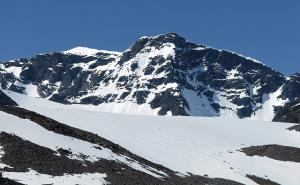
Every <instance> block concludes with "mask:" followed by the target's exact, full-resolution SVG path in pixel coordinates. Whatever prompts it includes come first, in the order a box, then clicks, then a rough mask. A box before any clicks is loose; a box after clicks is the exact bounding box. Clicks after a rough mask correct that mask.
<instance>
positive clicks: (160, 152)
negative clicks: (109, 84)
mask: <svg viewBox="0 0 300 185" xmlns="http://www.w3.org/2000/svg"><path fill="white" fill-rule="evenodd" d="M5 92H6V93H7V94H8V95H9V96H10V97H11V98H12V99H14V100H15V101H16V102H17V103H18V104H19V105H20V106H22V107H24V108H26V109H29V110H33V111H36V112H38V113H40V114H43V115H46V116H49V117H51V118H53V119H55V120H58V121H60V122H62V123H65V124H68V125H70V126H72V127H76V128H79V129H82V130H86V131H89V132H92V133H96V134H98V135H100V136H102V137H104V138H106V139H108V140H110V141H113V142H115V143H117V144H119V145H121V146H122V147H125V148H126V149H128V150H129V151H131V152H133V153H135V154H137V155H138V156H141V157H143V158H145V159H147V160H149V161H152V162H154V163H157V164H161V165H163V166H165V167H167V168H169V169H171V170H173V171H178V172H179V173H181V174H182V175H187V174H188V173H191V174H194V175H201V176H204V175H208V177H218V178H224V179H231V180H233V181H236V182H240V183H243V184H247V185H251V184H256V183H255V182H254V181H252V180H251V178H250V177H255V178H252V179H256V178H262V179H270V180H272V181H273V182H277V183H279V184H289V185H298V184H299V182H300V178H299V175H298V172H299V170H300V163H299V162H300V161H298V160H299V159H298V158H297V156H298V157H299V154H300V153H299V148H300V142H299V141H300V134H299V132H296V131H290V130H287V129H286V128H288V127H291V126H292V125H293V124H289V123H275V122H274V123H272V122H263V121H253V120H251V121H250V120H240V119H228V118H227V119H226V118H222V119H220V118H201V117H156V116H137V115H136V116H132V115H121V114H111V113H102V112H99V111H91V110H88V109H86V107H82V106H80V105H63V104H58V103H55V102H51V101H49V100H46V99H42V98H33V97H29V96H25V95H21V94H18V93H14V92H8V91H5ZM0 118H2V116H1V117H0ZM1 123H2V121H1ZM20 124H21V123H20ZM22 124H23V123H22ZM1 127H2V126H1ZM3 128H6V127H3ZM3 128H2V129H3ZM18 128H19V127H18ZM22 128H23V127H22ZM22 130H24V129H22ZM19 134H20V135H21V136H24V134H25V135H26V133H19ZM40 134H43V132H41V133H40ZM48 134H50V133H48ZM24 137H25V136H24ZM26 137H27V138H28V137H34V136H26ZM41 137H42V138H45V137H44V136H41ZM29 139H30V138H29ZM31 140H33V141H34V139H31ZM54 141H55V140H54ZM54 141H51V142H50V141H47V142H45V143H40V144H43V145H46V144H47V143H49V142H50V144H52V142H54ZM71 143H72V142H71ZM47 145H48V144H47ZM57 145H59V146H61V145H62V144H60V143H59V144H57ZM71 146H72V145H71ZM251 146H252V147H254V148H251ZM74 147H75V146H74ZM249 147H250V148H249ZM256 147H266V148H268V152H265V153H264V150H261V149H260V150H258V151H259V152H257V151H256ZM278 148H279V149H278ZM297 148H298V149H297ZM72 150H74V151H77V150H76V148H75V149H72ZM243 150H244V151H246V152H243ZM289 151H291V153H292V154H291V155H290V156H289V153H290V152H289ZM85 152H87V151H85ZM246 154H247V155H246ZM251 155H254V156H251ZM282 155H284V158H283V157H282ZM221 184H222V183H221Z"/></svg>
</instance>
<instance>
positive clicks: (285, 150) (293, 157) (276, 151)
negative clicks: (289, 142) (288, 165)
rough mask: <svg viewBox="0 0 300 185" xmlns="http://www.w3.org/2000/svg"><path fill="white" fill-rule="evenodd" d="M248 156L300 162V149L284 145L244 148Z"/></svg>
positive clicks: (243, 150)
mask: <svg viewBox="0 0 300 185" xmlns="http://www.w3.org/2000/svg"><path fill="white" fill-rule="evenodd" d="M242 152H244V153H245V154H246V155H248V156H255V155H258V156H266V157H270V158H272V159H276V160H280V161H293V162H298V163H299V162H300V148H296V147H290V146H282V145H263V146H250V147H247V148H242Z"/></svg>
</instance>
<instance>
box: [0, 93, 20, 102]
mask: <svg viewBox="0 0 300 185" xmlns="http://www.w3.org/2000/svg"><path fill="white" fill-rule="evenodd" d="M0 105H18V104H17V103H16V102H15V101H14V100H12V99H11V98H10V97H8V96H7V95H6V94H5V93H3V92H2V91H1V90H0Z"/></svg>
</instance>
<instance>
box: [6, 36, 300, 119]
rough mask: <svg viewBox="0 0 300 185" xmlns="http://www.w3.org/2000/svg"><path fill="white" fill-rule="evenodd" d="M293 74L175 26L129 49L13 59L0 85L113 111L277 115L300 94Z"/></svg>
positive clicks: (78, 50) (80, 49) (76, 50)
mask: <svg viewBox="0 0 300 185" xmlns="http://www.w3.org/2000/svg"><path fill="white" fill-rule="evenodd" d="M299 79H300V75H299V74H298V73H296V74H294V75H292V76H290V77H285V76H284V75H283V74H281V73H280V72H278V71H276V70H274V69H272V68H270V67H268V66H266V65H264V64H263V63H261V62H259V61H257V60H255V59H252V58H249V57H245V56H242V55H239V54H237V53H234V52H231V51H226V50H219V49H215V48H212V47H208V46H204V45H200V44H195V43H192V42H190V41H187V40H186V39H184V38H183V37H181V36H179V35H177V34H175V33H167V34H162V35H158V36H154V37H142V38H140V39H138V40H137V41H136V42H135V43H134V44H133V45H132V46H131V47H130V48H129V49H127V50H125V51H123V52H112V51H105V50H96V49H90V48H84V47H77V48H74V49H71V50H68V51H63V52H54V53H47V54H40V55H37V56H35V57H32V58H22V59H18V60H13V61H9V62H5V63H3V64H1V66H0V85H1V88H2V89H7V90H11V91H15V92H19V93H22V94H27V95H29V96H33V97H42V98H46V99H49V100H51V101H55V102H59V103H64V104H80V105H86V106H88V107H89V108H91V109H97V110H101V111H105V112H113V113H118V112H119V113H129V114H147V115H176V116H177V115H180V116H208V117H236V118H251V119H259V120H267V121H271V120H272V119H273V118H274V116H275V115H276V112H277V110H279V109H280V107H282V106H284V104H285V103H286V102H290V101H293V100H295V99H296V98H297V97H299V96H300V88H299V86H300V80H299Z"/></svg>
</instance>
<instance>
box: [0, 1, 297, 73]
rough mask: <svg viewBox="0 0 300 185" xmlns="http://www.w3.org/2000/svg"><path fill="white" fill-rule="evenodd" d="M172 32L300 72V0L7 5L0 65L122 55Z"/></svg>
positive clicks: (1, 18)
mask: <svg viewBox="0 0 300 185" xmlns="http://www.w3.org/2000/svg"><path fill="white" fill-rule="evenodd" d="M166 32H176V33H178V34H180V35H182V36H183V37H185V38H187V39H188V40H190V41H194V42H197V43H199V44H205V45H209V46H212V47H216V48H220V49H228V50H232V51H236V52H239V53H241V54H243V55H247V56H250V57H252V58H256V59H258V60H261V61H262V62H263V63H265V64H267V65H269V66H271V67H273V68H275V69H276V70H278V71H281V72H283V73H284V74H286V75H289V74H291V73H294V72H300V47H299V44H300V1H298V0H294V1H292V0H274V1H272V0H251V1H241V0H1V1H0V61H6V60H8V59H15V58H20V57H30V56H33V55H35V54H38V53H44V52H51V51H60V50H66V49H70V48H73V47H76V46H79V45H80V46H87V47H91V48H97V49H107V50H116V51H122V50H125V49H127V48H128V47H129V46H130V45H131V44H133V42H134V41H136V40H137V39H138V38H139V37H141V36H144V35H150V36H151V35H156V34H160V33H166Z"/></svg>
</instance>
